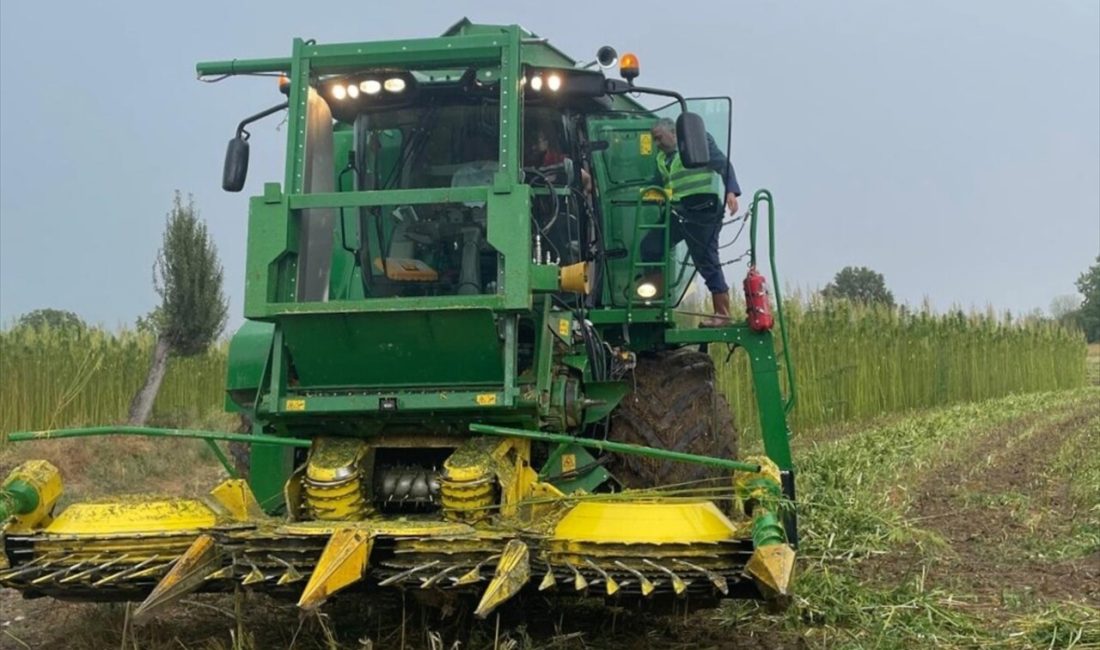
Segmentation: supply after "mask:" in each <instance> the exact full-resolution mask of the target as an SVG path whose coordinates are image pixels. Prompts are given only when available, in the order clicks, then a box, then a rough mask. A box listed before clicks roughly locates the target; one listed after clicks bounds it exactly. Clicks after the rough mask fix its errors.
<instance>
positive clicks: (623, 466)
mask: <svg viewBox="0 0 1100 650" xmlns="http://www.w3.org/2000/svg"><path fill="white" fill-rule="evenodd" d="M628 379H629V378H628ZM609 437H610V439H612V440H615V441H616V442H627V443H632V444H637V445H645V446H647V447H656V448H658V449H667V450H671V451H682V452H688V453H692V454H700V455H703V456H715V457H718V458H728V459H733V458H736V457H737V433H736V432H735V431H734V428H733V413H732V412H731V411H730V407H729V404H728V403H727V402H726V398H725V397H723V396H722V395H720V394H719V392H718V388H717V385H716V384H715V370H714V361H713V360H712V359H711V358H710V355H708V354H706V353H705V352H700V351H699V350H697V349H695V348H681V349H678V350H671V351H666V352H659V353H656V354H653V355H649V356H641V355H639V357H638V365H637V367H636V368H635V369H634V391H633V392H632V393H631V394H630V395H627V396H626V397H625V398H624V399H623V401H622V403H621V404H620V405H619V407H618V408H617V409H616V410H615V412H614V413H613V414H612V417H611V431H610V435H609ZM610 469H611V471H612V473H613V474H614V475H615V477H616V478H618V479H619V481H620V482H621V483H622V484H623V486H624V487H629V488H650V487H658V486H663V485H670V484H673V483H685V482H691V481H703V480H705V479H722V480H727V481H728V478H729V476H730V472H729V471H726V470H722V469H716V468H713V467H708V466H705V465H699V464H695V463H684V462H679V461H670V460H661V459H657V458H647V457H645V456H637V455H634V454H617V455H615V457H614V458H613V460H612V462H611V463H610ZM707 486H708V485H707V484H706V483H702V484H700V485H699V486H698V487H707Z"/></svg>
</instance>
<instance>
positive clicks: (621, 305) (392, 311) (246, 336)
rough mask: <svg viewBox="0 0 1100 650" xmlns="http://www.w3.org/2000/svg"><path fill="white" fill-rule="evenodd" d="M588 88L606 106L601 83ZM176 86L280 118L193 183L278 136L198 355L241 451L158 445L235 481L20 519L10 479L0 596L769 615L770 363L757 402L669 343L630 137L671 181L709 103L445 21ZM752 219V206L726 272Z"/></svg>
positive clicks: (682, 259)
mask: <svg viewBox="0 0 1100 650" xmlns="http://www.w3.org/2000/svg"><path fill="white" fill-rule="evenodd" d="M616 60H618V62H619V63H620V64H621V65H620V71H621V76H622V78H621V79H615V78H609V77H608V76H607V74H606V73H605V71H606V70H609V69H611V67H612V66H614V64H615V63H616ZM198 73H199V75H200V76H201V77H208V78H209V77H214V76H233V75H279V76H280V80H279V81H280V83H279V87H280V89H281V90H282V91H283V92H284V93H285V94H286V101H284V102H281V103H279V104H277V105H275V106H273V107H271V108H268V109H265V110H263V111H261V112H259V113H257V114H255V115H253V116H251V117H249V118H246V119H245V120H244V121H242V122H241V123H240V125H239V126H238V128H237V132H236V135H235V136H234V137H233V138H232V139H231V140H230V142H229V146H228V149H227V152H226V161H225V167H224V170H223V186H224V188H225V189H226V190H229V191H239V190H241V189H242V188H243V187H244V185H245V175H246V174H247V170H248V151H249V145H248V140H249V137H250V136H249V132H248V130H247V127H248V126H249V125H250V124H251V123H253V122H256V121H257V120H261V119H263V118H265V117H267V116H269V115H274V114H283V113H284V111H285V115H286V120H287V128H286V137H287V143H286V152H287V156H286V171H285V176H284V178H283V179H282V182H269V183H266V184H265V185H264V186H263V189H262V192H261V193H260V194H259V195H257V196H254V197H252V198H251V199H250V202H249V217H248V219H249V221H248V228H249V237H248V251H247V261H246V285H245V301H244V312H245V317H246V318H247V321H246V324H245V325H244V326H243V327H242V328H241V329H240V330H239V331H238V332H237V334H236V335H235V337H234V338H233V341H232V343H231V346H230V350H229V363H228V365H229V371H228V376H227V407H228V408H229V409H230V410H231V411H235V412H239V413H241V414H242V417H243V418H244V419H245V420H247V422H248V423H249V425H250V427H251V431H250V432H249V433H247V434H229V433H218V432H174V433H172V434H171V435H190V436H192V437H201V438H205V439H207V440H208V441H212V440H223V441H224V440H230V441H233V442H235V443H240V444H243V445H247V446H248V448H249V453H248V454H247V463H246V465H247V466H246V467H243V468H240V469H242V470H243V472H242V473H243V474H247V480H245V479H241V478H237V473H236V471H237V469H238V468H235V467H233V466H232V465H228V464H227V469H228V471H229V472H230V474H231V475H232V476H233V478H231V479H229V480H227V481H226V482H225V483H223V484H221V485H219V486H218V487H217V488H215V490H214V491H213V492H212V493H211V495H210V497H209V498H208V499H205V500H195V499H175V500H161V501H155V502H153V501H146V502H142V501H140V500H134V499H125V500H119V501H117V502H108V503H104V502H98V503H90V504H75V505H72V506H69V507H68V508H66V509H65V510H63V511H61V512H59V513H52V512H51V511H50V508H49V507H45V508H44V507H43V503H45V502H46V501H47V500H49V499H56V495H57V493H59V492H60V483H59V480H58V479H57V477H56V470H54V469H52V466H49V465H48V464H41V463H40V464H37V465H33V466H26V467H21V468H17V469H16V471H15V472H14V473H13V474H12V475H11V477H9V479H8V480H7V482H6V483H5V484H4V487H3V488H2V490H0V496H2V497H3V501H0V508H2V509H0V516H2V517H4V518H8V515H11V517H10V519H9V521H8V523H7V524H6V527H5V529H4V540H3V541H4V556H3V557H4V559H5V561H6V563H7V566H6V568H4V569H0V584H3V585H5V586H8V587H13V588H16V589H19V590H21V591H23V592H24V593H25V594H26V595H29V596H37V595H48V596H54V597H59V598H88V599H108V598H111V599H117V598H126V599H133V600H141V601H142V604H141V605H140V607H139V608H138V610H137V615H138V616H139V617H145V616H149V615H150V614H152V613H153V612H155V611H156V610H157V609H159V608H161V607H163V606H165V605H167V604H168V603H171V602H173V601H176V600H177V599H178V598H180V597H181V596H183V595H184V594H187V593H190V592H192V591H200V590H201V591H226V590H228V591H232V590H233V589H235V588H237V587H238V586H239V585H242V584H243V585H245V586H246V587H247V588H249V589H253V590H262V591H268V592H271V593H274V594H282V595H288V596H292V597H294V598H297V600H298V603H299V605H300V606H301V607H302V608H304V609H307V610H312V609H315V608H317V607H318V606H320V605H321V603H322V602H324V601H325V600H326V599H327V598H329V597H330V596H331V595H332V594H334V593H336V592H338V591H341V590H345V591H346V592H349V593H350V592H355V591H366V592H368V593H369V592H370V591H371V590H377V589H386V588H390V587H399V588H404V589H411V590H413V592H414V593H428V592H442V593H444V594H450V595H452V596H453V597H454V598H459V599H460V598H463V597H464V596H465V595H466V594H470V595H472V596H473V597H474V599H475V601H476V603H477V604H476V610H475V611H476V613H477V614H478V615H479V616H483V617H484V616H487V615H488V614H489V613H490V612H491V611H493V610H494V609H495V608H496V607H497V606H499V605H500V604H502V603H504V602H505V601H507V600H509V599H510V598H512V597H513V596H515V595H516V594H517V593H519V592H521V591H523V590H527V589H530V590H541V591H544V592H551V591H556V592H558V593H563V594H575V593H577V592H583V593H587V594H588V595H602V596H604V597H607V598H615V599H651V600H666V601H667V600H673V601H675V600H678V599H685V598H689V597H690V599H691V602H693V603H698V604H705V603H708V602H712V601H713V600H714V599H716V598H720V597H724V596H731V597H733V596H736V597H764V598H770V599H780V600H782V599H783V598H784V597H785V596H786V595H787V594H788V591H789V587H790V581H791V575H792V571H793V561H794V548H795V546H796V544H797V539H796V532H795V518H794V513H793V509H792V508H791V507H790V503H791V500H792V499H793V496H794V474H793V472H794V467H793V465H792V462H791V457H790V450H789V447H788V442H787V439H788V430H787V424H786V412H787V410H789V408H790V407H791V406H792V405H793V395H794V393H793V391H794V384H793V374H790V373H791V368H790V363H789V360H788V361H787V362H786V363H785V366H786V370H787V373H788V375H787V380H788V384H787V389H786V391H787V392H786V397H784V392H783V390H782V389H781V382H780V376H779V363H778V356H777V353H776V347H775V343H774V341H773V338H772V334H771V332H770V331H769V330H768V328H766V327H755V328H754V327H750V325H749V323H748V322H745V323H734V324H731V325H730V326H728V327H723V328H714V329H701V328H695V327H690V326H689V318H688V316H690V315H687V316H685V314H684V313H683V311H685V310H682V309H680V305H681V302H682V301H683V300H684V296H685V295H686V294H687V293H688V292H689V288H690V286H691V284H692V278H693V276H694V267H693V266H692V262H691V258H690V257H689V256H688V255H687V253H686V250H685V247H684V246H683V245H682V244H680V245H678V246H677V245H672V242H671V240H670V237H669V231H670V228H669V224H670V223H672V220H673V219H675V218H677V217H676V210H675V205H674V202H673V201H672V200H670V196H669V194H668V193H667V192H666V191H665V188H664V187H661V186H655V185H654V183H653V178H654V173H655V155H656V147H655V146H654V142H653V138H652V135H651V133H650V129H651V128H652V126H653V125H654V123H655V122H656V120H657V119H658V118H659V117H663V116H668V117H672V118H673V119H675V124H676V130H677V136H678V138H677V141H678V149H679V152H678V153H679V156H680V159H681V161H682V163H683V166H684V167H685V168H688V169H692V168H699V167H701V166H703V165H706V164H707V162H708V160H709V156H710V152H709V148H708V147H709V145H708V142H707V135H708V132H709V133H710V135H711V137H713V138H714V139H715V141H717V142H724V143H725V144H726V147H727V148H728V141H729V106H730V103H729V100H728V99H726V98H717V99H714V98H712V99H707V100H699V101H697V102H689V100H685V99H684V98H683V97H681V96H680V95H679V94H677V93H675V92H673V91H669V90H662V89H658V88H648V87H642V86H639V85H636V84H635V83H634V80H635V78H636V77H637V76H638V73H639V66H638V59H637V57H635V56H634V55H627V54H624V55H623V56H622V57H619V56H618V54H617V53H616V52H615V51H614V50H613V49H612V48H610V47H604V48H601V49H600V51H599V52H598V55H597V60H596V61H594V62H593V63H592V64H589V65H584V64H581V63H578V62H577V61H574V60H573V59H571V58H569V57H567V56H566V55H565V54H563V53H562V52H560V51H559V50H557V49H556V48H554V47H553V46H552V45H550V44H549V43H548V42H547V41H546V40H545V39H540V38H538V37H536V36H535V35H534V34H531V33H529V32H527V31H525V30H523V29H522V28H520V27H517V26H494V25H476V24H473V23H470V22H469V21H466V20H463V21H461V22H459V23H458V24H456V25H455V26H454V27H452V28H451V29H449V30H448V31H447V32H446V33H445V34H444V35H443V36H442V37H439V38H433V39H419V40H407V41H386V42H370V43H351V44H333V45H324V44H318V43H315V42H313V41H303V40H296V41H294V45H293V51H292V54H291V56H290V57H288V58H277V59H258V60H237V59H234V60H232V61H219V62H211V63H202V64H199V66H198ZM645 96H650V97H657V98H662V97H663V98H665V99H667V100H670V103H669V104H668V105H667V106H666V107H665V108H663V109H649V108H646V107H645V106H643V105H642V104H641V103H639V99H638V98H641V97H645ZM689 104H690V105H689ZM690 108H694V109H696V110H689V109H690ZM765 206H766V208H767V211H768V212H767V214H768V216H769V218H770V217H771V215H772V205H771V199H770V195H769V194H768V193H767V192H765V191H761V192H758V193H757V195H756V197H755V198H754V201H753V204H752V208H751V211H750V217H751V220H752V223H751V228H750V230H751V233H752V239H753V242H752V248H753V252H752V258H753V260H752V261H753V264H754V265H755V233H756V221H757V213H758V210H759V209H761V208H763V207H765ZM645 237H657V238H659V239H662V240H663V242H664V244H665V245H664V248H663V250H664V253H663V254H662V255H661V256H660V258H659V259H652V258H646V257H644V256H643V255H642V254H641V252H640V248H641V242H642V240H643V238H645ZM773 259H774V256H773ZM773 275H774V266H773ZM746 286H748V285H746ZM761 295H762V294H761ZM777 299H778V296H777ZM756 300H757V303H755V304H762V307H760V308H762V309H767V308H768V307H769V305H768V301H767V299H766V298H764V299H763V302H762V303H760V300H761V298H760V296H756ZM777 303H778V304H777V306H779V307H780V308H781V302H778V300H777ZM781 314H782V312H781V311H779V315H780V318H779V319H778V320H779V324H780V326H782V324H783V322H782V317H781ZM781 333H783V334H784V335H785V330H782V327H781ZM711 343H714V344H725V345H728V346H731V347H733V346H736V347H742V348H745V349H746V350H747V351H748V352H749V354H748V357H749V367H750V369H751V375H752V379H753V382H754V385H755V388H756V395H757V407H758V409H757V410H758V412H759V416H760V421H759V423H760V426H759V429H760V431H761V433H762V436H763V442H764V444H763V454H762V455H760V456H756V457H751V458H747V459H744V460H738V459H737V457H736V441H737V438H736V434H735V433H734V431H733V427H732V418H731V416H730V413H729V407H728V405H727V404H726V402H725V399H724V398H723V397H722V396H721V395H720V394H719V393H718V390H717V388H716V376H715V367H714V363H713V362H712V360H711V357H710V356H709V355H708V354H707V353H706V352H705V351H702V348H705V346H706V345H708V344H711ZM783 349H784V353H785V350H786V346H784V348H783ZM114 431H115V432H120V431H118V430H117V429H114ZM129 432H130V433H153V432H152V431H148V430H146V431H129ZM72 434H73V435H77V432H72ZM162 434H164V433H163V432H162ZM52 435H53V436H55V437H57V436H61V437H64V435H66V432H54V433H53V434H52ZM33 437H35V434H33V433H31V434H13V435H12V436H11V439H13V440H19V439H28V438H33ZM219 454H220V451H219ZM49 504H52V501H50V502H49Z"/></svg>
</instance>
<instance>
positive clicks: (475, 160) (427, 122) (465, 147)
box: [355, 99, 500, 190]
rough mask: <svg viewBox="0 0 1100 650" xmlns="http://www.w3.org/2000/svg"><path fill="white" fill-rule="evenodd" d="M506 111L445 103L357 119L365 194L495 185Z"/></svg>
mask: <svg viewBox="0 0 1100 650" xmlns="http://www.w3.org/2000/svg"><path fill="white" fill-rule="evenodd" d="M499 141H500V109H499V107H498V106H496V105H495V102H494V103H490V102H489V101H480V102H476V103H468V102H456V101H453V100H450V101H448V100H447V99H441V100H439V101H429V102H425V103H423V104H419V105H416V106H405V107H398V108H379V109H375V110H369V111H363V112H361V113H359V114H358V115H357V116H356V118H355V150H356V157H357V159H358V160H357V163H358V164H357V167H358V169H359V170H361V172H360V189H364V190H389V189H417V188H432V187H468V186H472V185H489V184H491V183H492V177H493V174H494V173H495V172H496V171H497V167H498V151H499Z"/></svg>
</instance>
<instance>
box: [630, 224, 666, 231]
mask: <svg viewBox="0 0 1100 650" xmlns="http://www.w3.org/2000/svg"><path fill="white" fill-rule="evenodd" d="M636 228H637V229H638V230H664V228H665V224H663V223H643V224H639V225H638V226H636Z"/></svg>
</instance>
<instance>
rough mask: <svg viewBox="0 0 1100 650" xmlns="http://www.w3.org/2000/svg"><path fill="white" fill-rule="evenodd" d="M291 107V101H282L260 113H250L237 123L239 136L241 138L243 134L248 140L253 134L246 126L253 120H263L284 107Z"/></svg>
mask: <svg viewBox="0 0 1100 650" xmlns="http://www.w3.org/2000/svg"><path fill="white" fill-rule="evenodd" d="M289 107H290V102H289V101H286V102H283V103H281V104H279V105H277V106H272V107H271V108H266V109H264V110H262V111H260V112H259V113H256V114H255V115H249V116H248V117H246V118H244V119H243V120H241V123H240V124H238V125H237V137H238V138H240V137H241V135H242V134H243V135H244V138H243V139H244V140H247V139H248V137H249V136H250V135H251V134H250V133H249V132H248V131H246V130H245V128H244V127H246V126H248V125H249V124H252V123H253V122H256V121H259V120H262V119H264V118H265V117H267V116H268V115H273V114H275V113H278V112H279V111H281V110H284V109H286V108H289Z"/></svg>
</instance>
